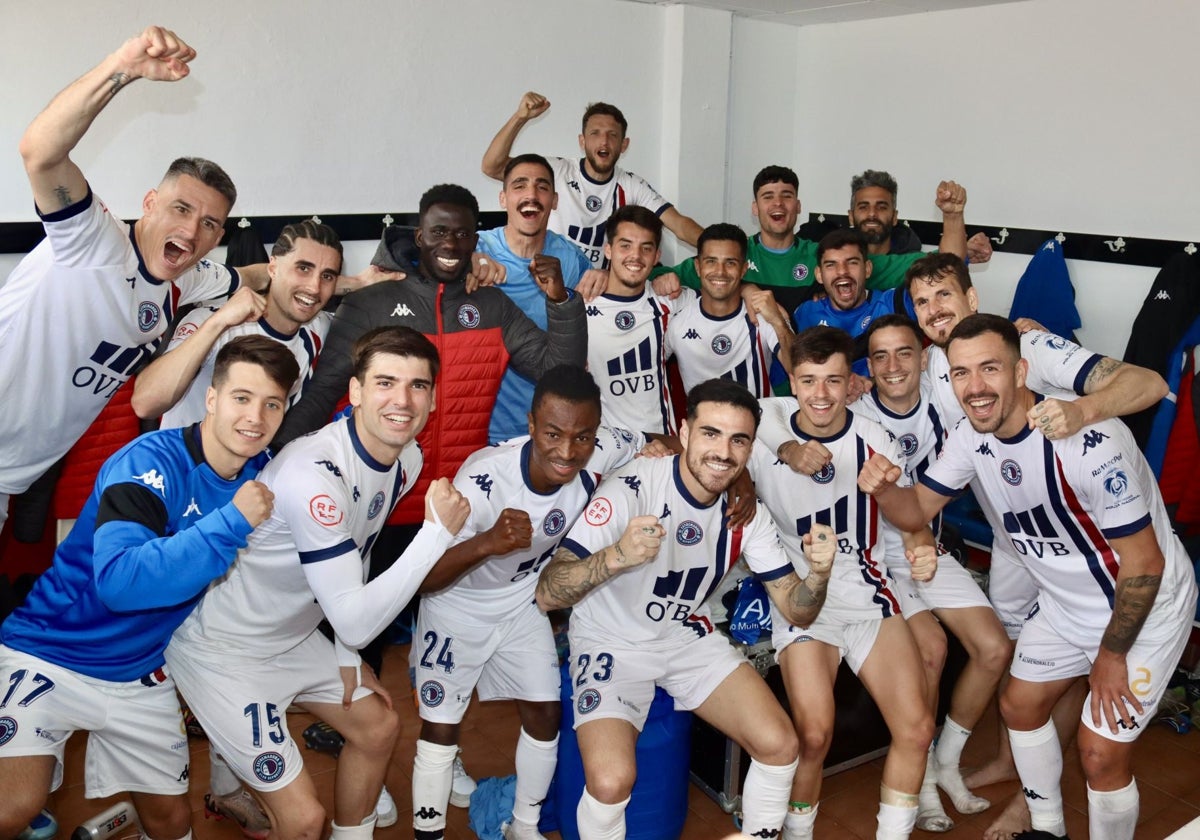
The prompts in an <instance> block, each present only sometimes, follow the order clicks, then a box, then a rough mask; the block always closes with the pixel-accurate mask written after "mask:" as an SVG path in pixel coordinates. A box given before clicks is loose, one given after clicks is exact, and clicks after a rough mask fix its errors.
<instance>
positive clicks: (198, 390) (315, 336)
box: [159, 305, 333, 429]
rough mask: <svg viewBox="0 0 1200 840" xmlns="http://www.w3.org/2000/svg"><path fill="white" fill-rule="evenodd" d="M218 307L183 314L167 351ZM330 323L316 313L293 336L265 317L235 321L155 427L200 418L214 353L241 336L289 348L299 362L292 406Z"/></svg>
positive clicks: (185, 423)
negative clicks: (246, 321) (263, 337)
mask: <svg viewBox="0 0 1200 840" xmlns="http://www.w3.org/2000/svg"><path fill="white" fill-rule="evenodd" d="M219 308H220V307H219V305H204V306H197V307H196V308H195V309H193V310H192V311H191V312H189V313H188V314H187V315H185V316H184V317H183V319H182V320H180V322H179V325H178V326H177V327H176V328H175V334H174V335H173V336H172V337H171V343H170V344H169V345H167V352H168V353H170V352H171V351H172V350H174V349H175V348H176V347H178V346H179V345H180V343H181V342H183V341H184V340H186V339H187V338H188V337H189V336H191V335H192V334H193V333H195V332H196V330H197V329H199V328H200V325H201V324H203V323H204V322H205V321H207V320H208V319H209V318H211V317H212V316H213V313H215V312H216V311H217V309H219ZM331 323H333V313H331V312H318V313H317V317H316V318H313V319H312V320H311V321H309V322H308V323H307V324H305V325H304V326H302V327H300V329H298V330H297V331H296V332H295V333H294V334H293V335H284V334H283V333H281V332H277V331H276V330H273V329H271V325H270V324H268V323H267V321H266V319H265V318H259V319H258V320H257V321H251V322H249V323H246V324H237V325H235V326H232V327H230V328H229V329H227V330H225V332H223V333H221V335H220V336H218V337H217V340H216V341H214V342H213V346H212V348H211V349H210V350H209V351H208V355H207V356H205V357H204V361H203V362H201V363H200V370H198V371H197V372H196V378H195V379H193V380H192V384H191V385H189V386H188V389H187V390H186V391H184V393H183V396H182V397H180V399H179V402H177V403H175V405H173V406H171V407H170V408H169V409H167V411H166V413H164V414H163V416H162V420H161V422H160V423H159V428H160V429H175V428H178V427H180V426H190V425H191V424H192V423H198V422H200V421H201V420H203V419H204V415H205V414H206V413H207V409H206V408H205V405H204V401H205V397H206V396H207V394H208V386H209V385H210V384H212V373H213V368H214V367H215V366H216V363H217V353H218V352H220V350H221V348H222V347H224V346H225V345H226V344H228V343H229V342H231V341H233V340H234V339H235V338H241V337H242V336H244V335H265V336H266V337H267V338H273V339H275V340H276V341H278V342H279V343H280V344H283V345H285V346H286V347H287V348H288V349H289V350H291V351H292V355H293V356H295V357H296V363H297V364H299V365H300V378H299V379H297V380H296V384H295V385H293V386H292V390H291V391H290V392H289V393H288V406H292V405H294V404H295V402H296V400H298V399H299V398H300V391H301V389H302V388H303V387H304V383H305V382H307V381H308V379H309V377H310V376H312V367H313V363H314V362H315V361H316V360H317V355H318V354H319V353H320V352H321V345H322V344H324V343H325V336H326V335H328V334H329V325H330V324H331Z"/></svg>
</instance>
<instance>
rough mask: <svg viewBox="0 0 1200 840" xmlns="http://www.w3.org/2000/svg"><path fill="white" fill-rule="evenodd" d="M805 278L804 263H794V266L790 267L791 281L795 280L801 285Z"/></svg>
mask: <svg viewBox="0 0 1200 840" xmlns="http://www.w3.org/2000/svg"><path fill="white" fill-rule="evenodd" d="M806 277H808V266H806V265H805V264H804V263H796V264H795V265H794V266H792V279H793V280H795V281H796V282H797V283H803V282H804V280H805V278H806Z"/></svg>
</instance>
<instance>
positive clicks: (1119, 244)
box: [1104, 236, 1126, 254]
mask: <svg viewBox="0 0 1200 840" xmlns="http://www.w3.org/2000/svg"><path fill="white" fill-rule="evenodd" d="M1104 244H1105V245H1107V246H1108V250H1110V251H1112V252H1113V253H1114V254H1117V253H1124V251H1125V245H1126V242H1125V239H1124V238H1123V237H1120V236H1118V237H1117V238H1116V239H1105V240H1104Z"/></svg>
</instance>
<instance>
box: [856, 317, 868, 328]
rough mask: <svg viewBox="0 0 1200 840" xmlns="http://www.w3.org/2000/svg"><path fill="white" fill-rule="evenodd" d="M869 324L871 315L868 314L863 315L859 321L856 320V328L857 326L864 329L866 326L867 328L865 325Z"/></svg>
mask: <svg viewBox="0 0 1200 840" xmlns="http://www.w3.org/2000/svg"><path fill="white" fill-rule="evenodd" d="M869 326H871V316H870V315H864V316H863V319H862V320H861V321H859V322H858V328H859V329H860V330H866V328H867V327H869Z"/></svg>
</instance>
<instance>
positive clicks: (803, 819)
mask: <svg viewBox="0 0 1200 840" xmlns="http://www.w3.org/2000/svg"><path fill="white" fill-rule="evenodd" d="M820 807H821V803H820V802H818V803H817V804H816V805H813V806H812V807H811V808H810V809H809V810H807V811H805V812H804V813H802V814H801V813H798V812H796V811H791V810H789V811H788V812H787V816H786V817H784V818H783V833H782V834H781V835H780V840H812V836H813V825H814V824H815V823H816V821H817V809H818V808H820Z"/></svg>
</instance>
